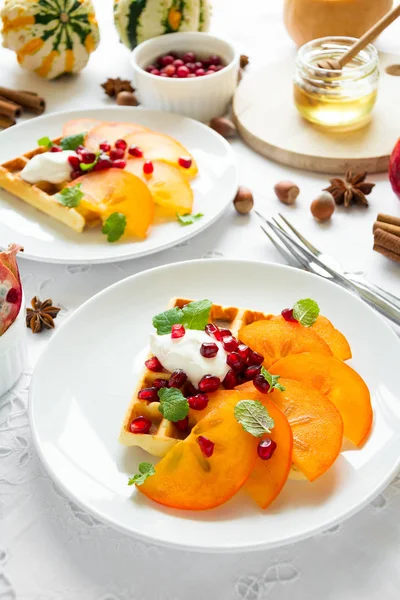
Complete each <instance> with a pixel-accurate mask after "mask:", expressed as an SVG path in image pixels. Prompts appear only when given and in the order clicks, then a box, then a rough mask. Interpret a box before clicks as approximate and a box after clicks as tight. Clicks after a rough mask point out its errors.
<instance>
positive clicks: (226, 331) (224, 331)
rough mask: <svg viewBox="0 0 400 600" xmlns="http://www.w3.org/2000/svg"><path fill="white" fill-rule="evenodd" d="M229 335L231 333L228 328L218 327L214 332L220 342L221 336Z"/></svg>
mask: <svg viewBox="0 0 400 600" xmlns="http://www.w3.org/2000/svg"><path fill="white" fill-rule="evenodd" d="M231 335H232V333H231V331H230V330H229V329H218V331H216V332H215V333H214V337H215V339H216V340H218V341H219V342H222V338H224V337H227V336H231Z"/></svg>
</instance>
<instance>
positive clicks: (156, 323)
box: [153, 308, 182, 335]
mask: <svg viewBox="0 0 400 600" xmlns="http://www.w3.org/2000/svg"><path fill="white" fill-rule="evenodd" d="M177 323H182V310H181V309H180V308H170V309H169V310H166V311H164V312H162V313H160V314H158V315H156V316H155V317H153V327H155V328H156V329H157V333H158V335H167V334H168V333H171V329H172V325H176V324H177Z"/></svg>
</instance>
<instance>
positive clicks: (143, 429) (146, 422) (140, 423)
mask: <svg viewBox="0 0 400 600" xmlns="http://www.w3.org/2000/svg"><path fill="white" fill-rule="evenodd" d="M151 425H152V422H151V421H150V419H148V418H147V417H136V418H135V419H133V421H132V422H131V425H130V430H131V433H149V431H150V427H151Z"/></svg>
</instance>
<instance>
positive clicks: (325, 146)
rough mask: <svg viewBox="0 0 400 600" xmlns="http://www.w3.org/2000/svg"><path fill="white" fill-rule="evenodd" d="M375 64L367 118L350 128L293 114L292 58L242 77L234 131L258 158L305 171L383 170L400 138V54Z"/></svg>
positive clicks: (389, 55)
mask: <svg viewBox="0 0 400 600" xmlns="http://www.w3.org/2000/svg"><path fill="white" fill-rule="evenodd" d="M380 68H381V77H380V82H379V92H378V100H377V103H376V105H375V107H374V111H373V118H372V121H371V122H370V123H369V124H368V125H367V126H365V127H363V128H362V129H359V130H356V131H350V132H346V133H333V132H329V131H327V130H322V129H320V128H318V127H317V126H315V125H313V124H312V123H309V122H308V121H306V120H305V119H303V118H302V117H301V116H300V115H299V113H298V112H297V109H296V107H295V105H294V103H293V82H292V79H293V72H294V58H293V57H292V56H289V57H286V58H283V59H281V60H279V61H277V62H274V63H270V64H268V65H266V66H265V67H263V68H262V69H261V70H259V71H257V72H254V73H250V74H248V75H246V76H245V77H244V78H243V80H242V81H241V83H240V85H239V87H238V89H237V91H236V94H235V97H234V101H233V113H234V118H235V121H236V125H237V127H238V129H239V132H240V135H241V136H242V138H243V139H244V141H245V142H246V143H247V144H248V145H249V146H251V148H253V149H254V150H256V151H257V152H259V153H260V154H262V155H263V156H266V157H267V158H271V159H272V160H275V161H277V162H280V163H283V164H285V165H290V166H292V167H296V168H299V169H305V170H307V171H317V172H319V173H343V172H345V171H346V170H347V169H352V170H355V171H363V170H366V171H368V172H370V173H380V172H383V171H387V168H388V164H389V157H390V154H391V152H392V149H393V147H394V145H395V143H396V141H397V140H398V138H399V137H400V55H396V54H384V53H382V54H380ZM387 69H388V71H389V72H391V73H394V74H392V75H390V74H389V73H388V72H387Z"/></svg>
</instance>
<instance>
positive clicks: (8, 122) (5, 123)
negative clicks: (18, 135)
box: [0, 115, 15, 129]
mask: <svg viewBox="0 0 400 600" xmlns="http://www.w3.org/2000/svg"><path fill="white" fill-rule="evenodd" d="M12 125H15V119H12V118H11V117H6V116H5V115H0V127H2V128H3V129H7V128H8V127H12Z"/></svg>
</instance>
